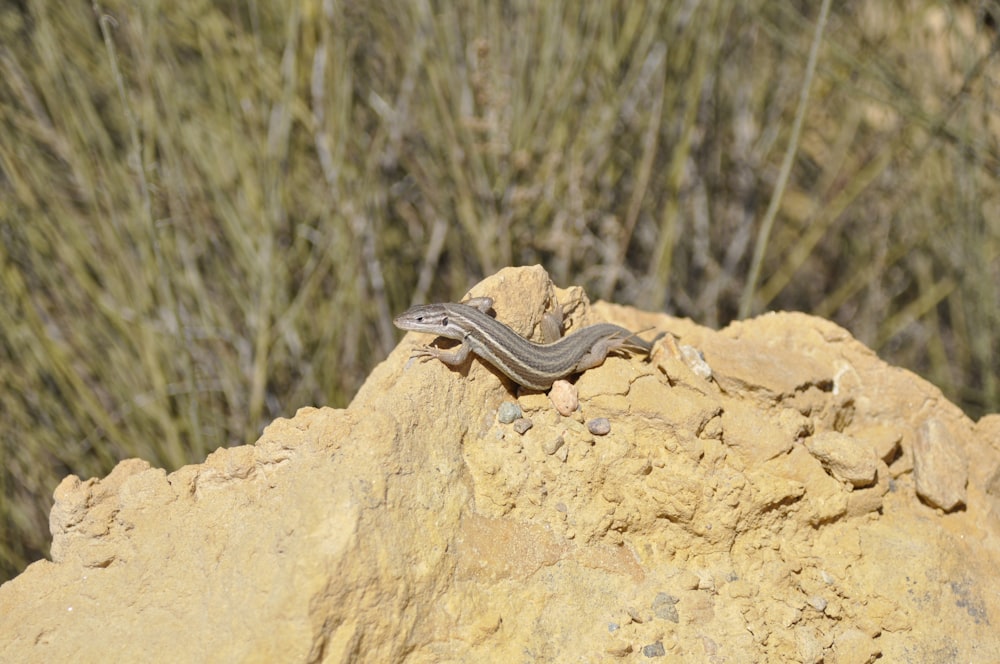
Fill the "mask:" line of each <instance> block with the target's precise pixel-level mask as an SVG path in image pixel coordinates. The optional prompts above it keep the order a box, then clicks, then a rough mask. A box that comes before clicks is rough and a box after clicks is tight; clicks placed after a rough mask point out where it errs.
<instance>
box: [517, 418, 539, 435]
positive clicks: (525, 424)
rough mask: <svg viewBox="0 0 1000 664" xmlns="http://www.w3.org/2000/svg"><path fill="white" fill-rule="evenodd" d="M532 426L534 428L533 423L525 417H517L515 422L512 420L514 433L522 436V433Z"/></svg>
mask: <svg viewBox="0 0 1000 664" xmlns="http://www.w3.org/2000/svg"><path fill="white" fill-rule="evenodd" d="M532 426H534V422H532V421H531V420H529V419H528V418H526V417H519V418H517V419H516V420H514V431H516V432H517V433H519V434H521V435H522V436H523V435H524V432H525V431H527V430H528V429H530V428H531V427H532Z"/></svg>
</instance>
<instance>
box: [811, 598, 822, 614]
mask: <svg viewBox="0 0 1000 664" xmlns="http://www.w3.org/2000/svg"><path fill="white" fill-rule="evenodd" d="M809 606H811V607H812V608H814V609H816V610H817V611H819V612H820V613H823V611H825V610H826V598H823V597H820V596H819V595H813V596H812V597H810V598H809Z"/></svg>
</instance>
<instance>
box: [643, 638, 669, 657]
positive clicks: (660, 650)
mask: <svg viewBox="0 0 1000 664" xmlns="http://www.w3.org/2000/svg"><path fill="white" fill-rule="evenodd" d="M642 654H643V655H645V656H646V657H663V656H664V655H666V654H667V651H666V649H665V648H664V647H663V642H662V641H657V642H656V643H650V644H649V645H648V646H643V647H642Z"/></svg>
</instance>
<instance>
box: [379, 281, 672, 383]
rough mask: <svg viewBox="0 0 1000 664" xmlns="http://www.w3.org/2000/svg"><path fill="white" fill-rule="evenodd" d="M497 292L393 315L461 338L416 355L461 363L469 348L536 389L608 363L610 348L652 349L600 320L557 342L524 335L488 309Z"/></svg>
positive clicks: (406, 324)
mask: <svg viewBox="0 0 1000 664" xmlns="http://www.w3.org/2000/svg"><path fill="white" fill-rule="evenodd" d="M492 306H493V298H489V297H477V298H472V299H470V300H466V301H465V302H462V303H453V302H446V303H441V304H421V305H417V306H415V307H411V308H409V309H407V310H406V311H405V312H403V313H402V314H400V315H399V316H397V317H396V318H395V320H393V324H394V325H395V326H396V327H398V328H399V329H401V330H409V331H412V332H427V333H430V334H436V335H438V336H441V337H445V338H447V339H455V340H456V341H460V342H461V346H459V348H458V350H456V351H454V352H450V353H449V352H445V351H442V350H440V349H437V348H431V347H429V346H423V347H420V348H417V349H416V350H415V351H414V353H413V357H436V358H437V359H439V360H441V361H442V362H444V363H445V364H447V365H449V366H457V365H460V364H462V363H463V362H464V361H465V360H466V358H467V357H468V356H469V353H474V354H475V355H478V356H479V357H480V358H481V359H483V360H484V361H486V362H488V363H489V364H491V365H493V366H494V367H496V368H497V370H499V371H500V372H501V373H503V374H504V375H505V376H507V377H508V378H510V379H511V380H512V381H514V382H515V383H517V384H518V385H521V386H522V387H527V388H529V389H532V390H547V389H548V388H549V387H551V386H552V383H553V382H555V381H556V380H559V379H560V378H565V377H567V376H569V375H571V374H575V373H580V372H583V371H586V370H587V369H593V368H594V367H597V366H600V365H601V364H603V363H604V359H605V358H606V357H607V356H608V353H611V352H615V351H620V350H627V351H630V352H641V353H645V354H647V355H648V354H649V352H650V351H651V350H652V347H653V346H652V343H651V342H648V341H645V340H643V339H640V338H639V337H637V336H636V335H635V334H633V333H632V332H629V331H628V330H626V329H625V328H624V327H619V326H618V325H613V324H611V323H598V324H597V325H590V326H588V327H585V328H583V329H582V330H579V331H578V332H574V333H573V334H570V335H569V336H566V337H563V338H562V339H559V340H558V341H555V342H553V343H546V344H539V343H535V342H533V341H529V340H528V339H525V338H524V337H522V336H521V335H519V334H518V333H517V332H515V331H514V330H512V329H511V328H509V327H507V326H506V325H504V324H503V323H501V322H500V321H498V320H496V319H494V318H492V317H491V316H489V315H488V314H487V313H486V312H487V311H489V310H490V308H491V307H492Z"/></svg>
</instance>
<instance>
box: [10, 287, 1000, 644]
mask: <svg viewBox="0 0 1000 664" xmlns="http://www.w3.org/2000/svg"><path fill="white" fill-rule="evenodd" d="M556 292H557V291H554V290H553V289H552V287H551V284H549V282H548V278H547V276H546V275H545V273H544V272H543V271H542V270H540V269H538V268H530V269H519V270H504V271H503V272H501V273H500V274H498V275H496V276H494V277H492V278H490V279H487V280H486V281H485V282H483V283H482V284H481V285H480V286H478V287H477V288H475V289H474V294H476V295H482V294H489V295H491V296H493V297H494V298H495V299H496V306H495V309H496V310H497V312H498V313H499V317H500V318H502V319H503V320H505V321H507V322H508V323H510V324H511V325H513V326H514V327H515V328H517V329H518V330H519V331H521V332H522V333H525V334H530V333H532V332H533V331H534V330H536V329H537V323H538V321H539V319H540V316H541V314H542V312H543V311H544V309H545V307H546V306H547V305H548V304H550V300H551V298H553V297H554V296H555V294H556ZM558 294H559V299H560V300H561V301H562V302H563V305H564V309H565V310H566V311H567V312H568V313H569V314H570V317H571V319H572V320H574V322H576V323H580V322H583V321H586V322H592V321H594V320H598V319H609V320H613V321H616V322H618V323H620V324H623V325H626V326H628V327H631V328H633V329H643V328H648V327H651V326H655V327H656V328H657V329H665V330H670V331H672V332H673V333H674V334H675V335H677V337H678V339H673V338H671V337H668V338H667V339H665V340H664V342H663V343H661V344H659V345H658V348H657V351H656V352H655V354H654V356H653V358H652V361H650V362H648V363H647V362H643V361H641V360H639V359H635V358H632V359H628V358H618V357H613V358H611V359H609V360H608V361H607V362H606V363H605V364H604V365H603V366H602V367H600V368H597V369H594V370H592V371H590V372H587V373H586V374H584V375H583V376H581V377H580V378H579V379H577V380H576V387H577V389H578V392H579V397H580V402H581V410H580V411H579V412H577V413H575V414H573V415H571V416H569V417H562V416H560V415H558V414H557V413H556V411H555V409H554V408H553V407H552V405H551V403H550V402H549V399H548V397H547V396H546V395H542V394H532V393H527V394H524V395H522V396H521V397H520V398H518V399H517V401H518V404H519V405H520V408H521V409H522V410H523V411H524V414H525V416H526V417H528V418H530V419H531V420H532V422H533V427H532V428H530V429H529V430H527V431H526V432H525V433H524V434H523V435H521V434H518V433H516V432H515V429H514V425H512V424H500V423H498V420H497V418H496V414H497V411H498V408H499V407H500V404H502V403H503V402H505V401H511V400H513V399H514V396H513V393H512V391H511V386H510V385H509V384H508V383H507V382H506V381H505V380H501V378H500V377H498V375H497V374H496V373H495V372H494V371H493V370H491V369H490V368H489V367H487V366H485V365H483V364H482V363H480V362H479V361H478V360H473V361H472V362H470V363H469V365H467V366H466V367H464V368H462V369H460V370H455V369H451V368H448V367H446V366H444V365H442V364H441V363H440V362H435V361H409V360H408V357H409V355H410V351H411V349H412V347H413V345H414V344H415V343H417V342H427V341H429V339H428V338H426V337H418V336H417V335H410V336H408V337H407V338H406V339H404V341H403V343H401V344H400V347H399V348H397V349H396V351H395V352H394V353H393V354H392V355H391V356H390V357H389V358H388V359H387V360H386V361H385V362H384V363H382V364H381V365H380V366H379V367H377V368H376V369H375V371H374V372H373V373H372V375H371V377H370V378H369V380H368V382H367V383H366V384H365V385H364V387H363V388H362V389H361V391H360V392H359V393H358V395H357V397H356V398H355V400H354V402H353V403H352V404H351V405H350V407H349V408H347V409H346V410H331V409H328V408H322V409H314V408H304V409H302V410H300V411H299V412H298V413H297V414H296V415H295V417H294V418H292V419H289V420H278V421H276V422H274V423H273V424H272V425H271V426H270V427H268V429H267V430H266V431H265V432H264V435H263V436H262V437H261V439H260V441H258V443H257V444H256V445H254V446H252V447H237V448H232V449H223V450H219V451H217V452H215V453H214V454H212V455H211V456H210V457H209V458H208V459H207V460H206V462H205V463H204V464H201V465H198V466H188V467H185V468H182V469H181V470H179V471H177V472H175V473H173V474H170V475H167V474H166V473H164V472H163V471H162V470H158V469H155V468H150V467H149V465H148V464H146V463H145V462H142V461H138V460H130V461H125V462H123V463H122V464H120V465H119V466H118V467H117V468H116V469H115V470H114V471H113V472H112V473H111V474H110V475H109V476H108V477H106V478H104V479H102V480H96V479H92V480H87V481H85V482H81V481H80V480H79V479H77V478H75V477H69V478H67V479H66V480H65V481H63V483H62V484H61V485H60V486H59V488H58V489H57V491H56V505H55V507H54V508H53V510H52V519H51V521H52V523H51V528H52V533H53V546H52V557H53V560H52V561H51V562H48V561H43V562H39V563H36V564H34V565H32V566H31V567H29V568H28V569H27V570H26V571H25V572H24V573H23V574H22V575H20V576H19V577H17V578H16V579H14V580H12V581H10V582H9V583H7V584H5V585H4V586H3V587H2V588H0V659H2V660H3V661H11V662H15V661H16V662H56V661H74V662H110V661H161V662H168V661H169V662H177V661H191V662H196V661H197V662H201V661H224V662H234V661H239V662H277V661H281V662H301V661H309V662H340V661H361V662H402V661H407V662H432V661H435V662H436V661H542V662H544V661H550V662H565V661H609V660H611V661H613V660H616V659H619V658H620V659H621V660H623V661H646V660H647V659H649V660H652V661H657V660H658V658H661V657H663V658H665V659H664V660H663V661H705V662H723V661H724V662H760V661H782V662H786V661H789V662H793V661H795V662H819V661H823V662H869V661H872V660H874V659H875V658H876V657H878V656H879V655H881V657H882V659H883V661H888V662H902V661H906V662H928V663H929V662H935V663H936V662H951V661H954V662H973V661H977V662H978V661H990V660H992V659H993V658H995V656H996V654H997V653H998V652H1000V630H998V629H997V626H998V624H1000V593H998V592H997V588H998V585H997V582H996V580H995V579H996V570H997V569H998V566H1000V517H998V514H1000V488H998V487H1000V479H998V478H1000V470H998V468H1000V464H998V461H1000V416H989V417H987V418H984V419H983V420H982V421H980V422H979V423H978V424H973V423H972V422H970V421H969V420H968V419H966V418H965V416H964V415H963V414H962V413H961V412H960V411H959V410H958V409H957V408H956V407H955V406H953V405H952V404H950V403H948V402H947V401H945V400H944V399H943V398H942V396H941V394H940V393H939V391H938V390H937V389H935V388H934V387H932V386H931V385H929V384H927V383H926V382H924V381H923V380H920V379H919V378H917V377H916V376H914V375H913V374H911V373H909V372H906V371H903V370H900V369H896V368H893V367H889V366H887V365H886V364H884V363H883V362H881V361H880V360H879V359H878V358H877V357H876V356H875V355H874V354H873V353H872V352H871V351H870V350H868V349H867V348H865V347H864V346H862V345H861V344H860V343H858V342H857V341H855V340H854V339H852V338H851V336H850V335H849V334H848V333H847V332H845V331H844V330H842V329H841V328H839V327H837V326H835V325H833V324H831V323H829V322H826V321H823V320H820V319H816V318H811V317H809V316H805V315H800V314H770V315H766V316H762V317H760V318H757V319H754V320H750V321H746V322H741V323H737V324H734V325H731V326H730V327H728V328H726V329H725V330H722V331H721V332H714V331H712V330H708V329H704V328H701V327H698V326H696V325H694V324H693V323H691V322H690V321H686V320H677V319H671V318H668V317H666V316H663V315H656V314H648V313H641V312H636V311H634V310H628V309H624V308H620V307H616V306H611V305H607V304H603V303H598V304H596V305H594V306H593V307H590V306H589V305H588V304H587V302H586V299H585V297H584V296H583V294H582V293H581V292H580V290H579V289H569V290H568V291H558ZM598 417H604V418H607V419H608V420H609V421H610V433H608V434H607V435H603V436H599V435H594V434H591V433H589V431H588V428H587V426H586V423H587V422H588V421H589V420H591V419H593V418H598ZM915 450H917V451H918V452H917V454H918V457H917V458H916V459H915V458H914V457H915ZM915 463H916V464H917V465H918V466H919V474H920V476H921V479H920V482H921V483H922V484H921V487H922V488H921V492H920V495H918V491H917V488H918V487H917V484H916V483H915V480H914V464H915ZM873 469H874V471H873Z"/></svg>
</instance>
